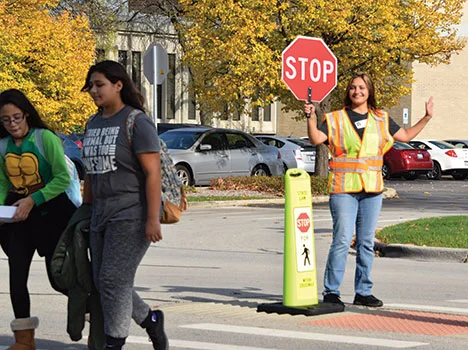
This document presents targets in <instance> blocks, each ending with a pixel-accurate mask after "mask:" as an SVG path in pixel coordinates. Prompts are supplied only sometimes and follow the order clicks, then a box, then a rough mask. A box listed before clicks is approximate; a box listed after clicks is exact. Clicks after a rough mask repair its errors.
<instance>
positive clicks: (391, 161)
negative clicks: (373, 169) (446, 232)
mask: <svg viewBox="0 0 468 350" xmlns="http://www.w3.org/2000/svg"><path fill="white" fill-rule="evenodd" d="M432 167H433V163H432V159H431V155H430V154H429V152H428V151H426V150H422V149H416V148H414V147H413V146H411V145H408V144H407V143H404V142H398V141H395V143H394V144H393V147H392V148H391V149H390V150H389V151H388V152H387V153H386V154H385V156H384V165H383V167H382V175H383V177H384V178H385V179H389V178H390V177H392V176H393V175H399V176H403V177H404V178H405V179H407V180H414V179H416V178H417V177H418V175H419V174H426V173H427V172H428V171H431V170H432Z"/></svg>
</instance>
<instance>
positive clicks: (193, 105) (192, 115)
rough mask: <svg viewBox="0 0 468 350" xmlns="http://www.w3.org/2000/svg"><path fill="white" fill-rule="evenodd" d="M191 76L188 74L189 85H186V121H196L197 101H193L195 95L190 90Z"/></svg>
mask: <svg viewBox="0 0 468 350" xmlns="http://www.w3.org/2000/svg"><path fill="white" fill-rule="evenodd" d="M192 84H193V79H192V74H189V84H188V119H190V120H194V119H197V101H196V99H195V94H194V93H193V90H192Z"/></svg>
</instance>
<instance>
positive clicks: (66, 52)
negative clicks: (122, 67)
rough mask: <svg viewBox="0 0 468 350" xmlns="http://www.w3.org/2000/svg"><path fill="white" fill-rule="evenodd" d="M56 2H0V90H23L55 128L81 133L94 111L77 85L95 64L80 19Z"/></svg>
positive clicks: (90, 40)
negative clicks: (56, 8)
mask: <svg viewBox="0 0 468 350" xmlns="http://www.w3.org/2000/svg"><path fill="white" fill-rule="evenodd" d="M56 5H57V1H54V0H15V1H8V0H0V91H3V90H6V89H9V88H17V89H20V90H22V91H23V92H24V93H25V94H26V95H27V96H28V97H29V98H30V100H31V101H32V102H33V104H34V105H35V106H36V107H37V109H38V110H39V112H40V113H41V116H42V117H43V118H44V120H45V121H46V122H47V123H48V124H49V125H50V126H51V127H52V128H54V129H55V130H57V131H62V132H69V131H74V130H81V129H82V128H83V126H84V123H85V121H86V119H87V118H88V117H89V115H90V114H92V113H93V111H94V109H95V107H94V105H93V103H92V101H91V99H90V98H89V96H88V95H87V94H85V93H82V92H81V91H80V90H81V87H82V85H83V83H84V80H85V77H86V72H87V70H88V68H89V66H90V65H91V64H93V62H94V54H95V38H94V35H93V34H92V32H91V30H90V29H89V25H88V22H87V20H86V18H85V17H84V16H81V15H74V16H72V15H71V14H70V13H68V12H66V11H63V12H60V13H57V12H52V11H51V9H52V8H53V7H54V6H56Z"/></svg>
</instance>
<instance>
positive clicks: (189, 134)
mask: <svg viewBox="0 0 468 350" xmlns="http://www.w3.org/2000/svg"><path fill="white" fill-rule="evenodd" d="M203 132H204V131H203V130H202V131H195V130H191V131H187V130H184V129H180V130H170V131H166V132H165V133H163V134H161V135H159V137H160V138H161V140H163V141H164V142H165V143H166V145H167V148H169V149H189V148H190V147H192V145H193V144H194V143H195V141H197V140H198V138H199V137H200V135H201V134H203Z"/></svg>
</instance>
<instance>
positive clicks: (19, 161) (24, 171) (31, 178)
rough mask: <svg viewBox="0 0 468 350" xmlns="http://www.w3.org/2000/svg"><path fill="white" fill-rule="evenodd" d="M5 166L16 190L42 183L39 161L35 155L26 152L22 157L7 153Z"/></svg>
mask: <svg viewBox="0 0 468 350" xmlns="http://www.w3.org/2000/svg"><path fill="white" fill-rule="evenodd" d="M5 166H6V171H7V173H8V177H9V178H10V181H11V183H12V185H13V187H15V188H16V189H20V188H25V187H28V186H33V185H38V184H40V183H42V178H41V175H40V174H39V160H38V159H37V156H36V155H35V154H34V153H30V152H26V153H23V154H21V155H18V154H14V153H7V154H6V156H5Z"/></svg>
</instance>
